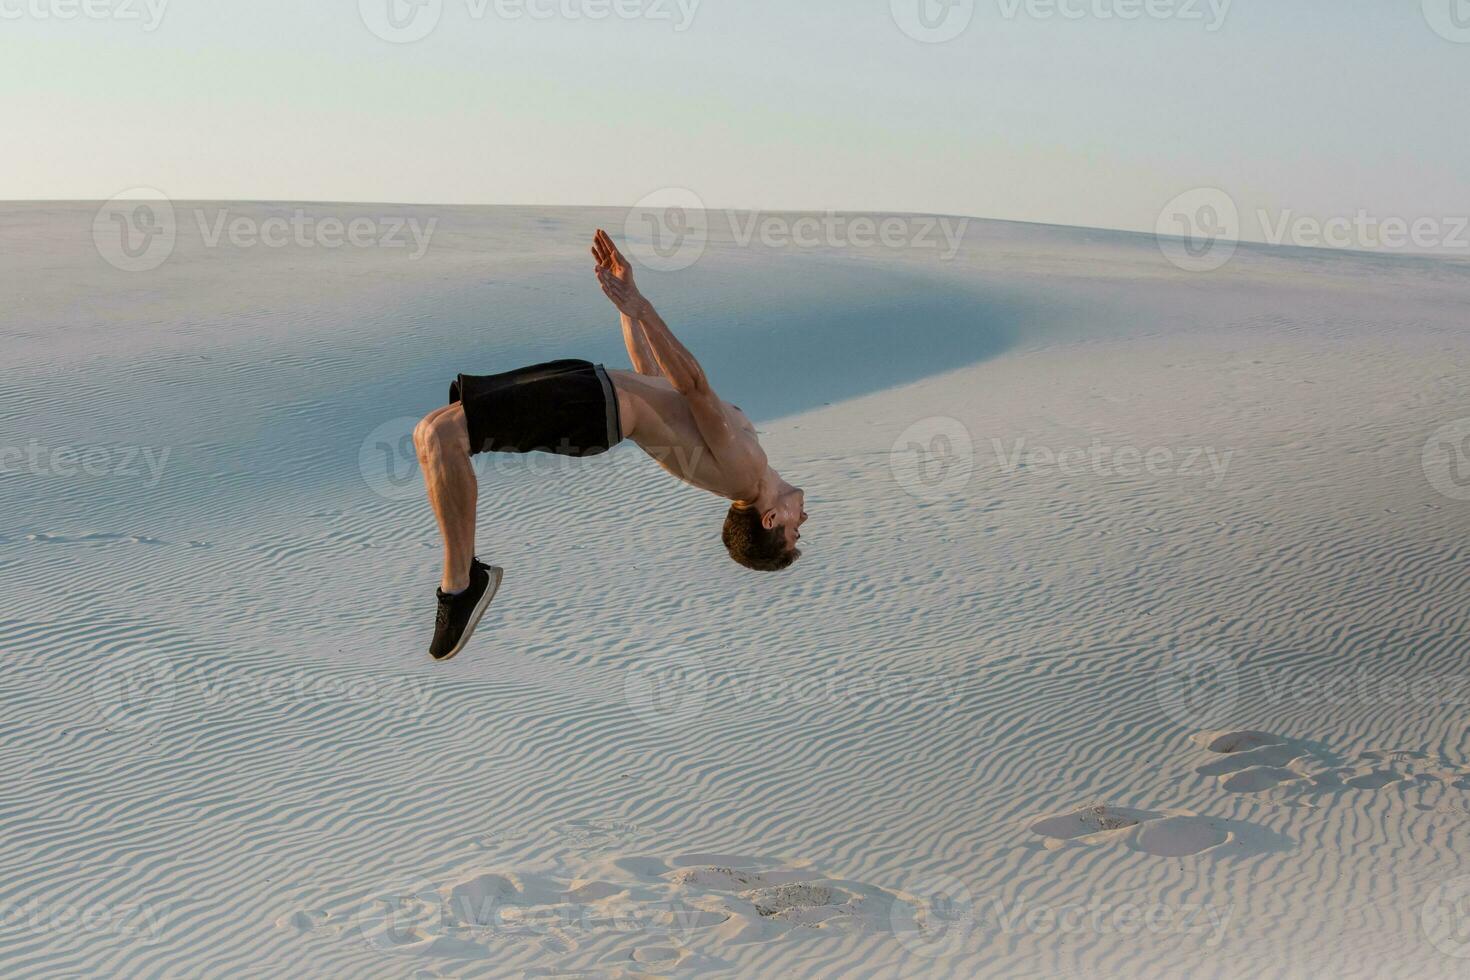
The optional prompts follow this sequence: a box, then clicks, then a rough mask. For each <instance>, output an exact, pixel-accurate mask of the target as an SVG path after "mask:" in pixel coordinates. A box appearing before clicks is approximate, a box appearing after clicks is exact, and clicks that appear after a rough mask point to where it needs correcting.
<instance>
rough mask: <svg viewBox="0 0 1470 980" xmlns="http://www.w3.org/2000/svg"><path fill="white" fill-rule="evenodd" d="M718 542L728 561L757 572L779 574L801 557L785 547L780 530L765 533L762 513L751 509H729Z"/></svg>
mask: <svg viewBox="0 0 1470 980" xmlns="http://www.w3.org/2000/svg"><path fill="white" fill-rule="evenodd" d="M721 540H723V541H724V542H725V548H726V550H727V551H729V552H730V557H731V558H733V559H735V561H736V562H738V563H739V564H741V565H744V566H745V567H746V568H751V569H754V570H755V571H757V572H779V571H781V570H782V569H783V568H790V567H791V564H792V562H794V561H796V559H798V558H800V557H801V552H800V551H798V550H797V549H795V548H788V547H786V532H785V530H784V529H783V528H781V527H780V526H777V527H774V528H772V529H771V530H769V531H768V530H766V528H765V526H764V525H762V524H761V512H760V511H758V510H756V509H755V508H753V507H741V506H740V505H739V504H736V505H735V506H733V507H731V508H730V513H728V514H726V515H725V533H724V535H723V536H722V538H721Z"/></svg>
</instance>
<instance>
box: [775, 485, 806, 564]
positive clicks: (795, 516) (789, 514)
mask: <svg viewBox="0 0 1470 980" xmlns="http://www.w3.org/2000/svg"><path fill="white" fill-rule="evenodd" d="M773 513H774V515H775V520H774V521H773V522H772V523H773V524H774V525H775V526H778V527H780V528H782V529H783V530H784V531H785V533H786V547H788V548H791V549H793V550H794V549H795V548H796V546H797V545H796V543H797V542H798V541H800V540H801V526H802V525H803V524H805V523H806V494H805V493H804V492H802V490H801V488H800V487H787V488H786V490H785V492H784V493H782V494H781V496H779V497H777V498H776V506H775V508H773Z"/></svg>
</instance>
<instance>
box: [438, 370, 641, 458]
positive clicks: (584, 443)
mask: <svg viewBox="0 0 1470 980" xmlns="http://www.w3.org/2000/svg"><path fill="white" fill-rule="evenodd" d="M449 402H450V404H454V403H455V402H459V403H461V404H463V405H464V417H465V422H466V423H467V424H468V425H469V430H470V453H471V454H479V453H534V452H542V453H555V454H556V455H558V456H597V455H599V454H601V453H605V452H607V451H608V450H609V449H611V448H612V447H613V446H616V445H617V444H618V443H620V442H622V441H623V422H622V418H621V417H620V415H619V413H618V395H617V392H616V391H614V390H613V386H612V381H611V380H609V378H608V376H607V371H606V370H605V369H604V368H603V366H602V365H601V364H593V363H591V362H589V361H551V362H550V363H548V364H536V365H532V366H531V367H524V368H520V369H518V370H515V371H507V372H505V373H504V374H492V375H487V376H476V375H469V374H461V375H460V376H459V377H458V378H456V379H455V380H454V383H453V384H451V385H450V386H449Z"/></svg>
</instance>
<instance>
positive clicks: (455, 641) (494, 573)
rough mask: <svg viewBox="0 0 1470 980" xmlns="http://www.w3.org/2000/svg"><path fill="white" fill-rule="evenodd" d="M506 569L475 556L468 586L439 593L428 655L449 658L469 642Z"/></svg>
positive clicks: (442, 658) (436, 658) (471, 564)
mask: <svg viewBox="0 0 1470 980" xmlns="http://www.w3.org/2000/svg"><path fill="white" fill-rule="evenodd" d="M504 575H505V570H504V569H501V568H494V567H492V566H490V565H486V564H485V563H484V562H482V561H480V559H478V558H476V559H475V560H474V561H473V562H471V563H470V587H469V588H468V589H465V590H464V591H463V592H461V593H460V594H459V595H445V594H444V593H443V592H442V591H441V592H440V593H439V615H438V616H437V617H436V618H435V620H434V643H433V645H432V646H430V647H429V656H431V657H433V658H434V659H435V660H452V659H454V656H455V655H456V654H457V653H459V651H461V650H463V649H464V648H465V646H466V645H467V644H468V643H469V642H470V637H471V636H472V635H473V634H474V632H475V627H476V626H479V625H480V617H481V616H483V615H485V610H486V609H488V608H490V600H491V599H494V598H495V593H496V592H497V591H499V589H500V580H501V578H502V577H503V576H504Z"/></svg>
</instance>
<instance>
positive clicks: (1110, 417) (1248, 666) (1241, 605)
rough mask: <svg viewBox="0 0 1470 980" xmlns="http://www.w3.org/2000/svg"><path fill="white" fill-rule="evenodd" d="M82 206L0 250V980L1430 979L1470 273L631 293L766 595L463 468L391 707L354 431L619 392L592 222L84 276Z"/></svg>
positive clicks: (1444, 968) (388, 488) (754, 260)
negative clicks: (805, 516)
mask: <svg viewBox="0 0 1470 980" xmlns="http://www.w3.org/2000/svg"><path fill="white" fill-rule="evenodd" d="M209 207H214V206H209ZM234 207H235V208H236V210H238V211H239V212H240V213H245V214H250V215H253V216H254V217H255V218H256V219H259V218H260V217H262V216H263V215H264V214H265V213H266V211H265V209H264V208H262V207H261V206H253V207H241V206H234ZM93 210H94V209H93V208H91V207H87V206H77V205H57V206H51V207H46V206H39V205H11V206H5V207H3V208H0V218H3V221H0V236H3V239H4V251H5V255H6V260H5V262H6V266H7V274H6V278H5V279H4V281H3V283H0V300H3V309H4V311H5V314H4V318H3V321H0V330H3V333H0V338H3V339H0V349H3V351H4V355H5V356H4V358H3V361H4V364H5V370H4V375H3V380H0V420H3V424H4V430H3V431H4V434H5V435H4V438H3V440H0V443H3V445H4V446H6V447H12V448H14V447H18V448H20V449H22V450H25V449H26V448H27V447H28V446H30V445H35V446H36V447H38V448H37V451H38V452H41V455H40V456H39V457H37V458H40V459H42V460H43V462H41V463H40V464H32V463H26V464H24V465H21V466H20V467H19V470H18V471H16V467H15V466H14V465H12V466H11V468H10V470H9V471H7V472H6V473H5V474H4V475H0V515H3V518H0V545H3V547H0V574H3V580H0V584H3V588H0V603H3V606H0V619H3V621H4V627H5V633H4V635H5V638H6V644H5V650H6V669H5V671H4V672H3V675H0V677H3V680H0V705H3V714H0V718H3V723H4V737H3V739H0V785H3V787H4V790H3V792H4V805H3V807H0V844H3V847H0V867H3V873H0V910H3V911H4V913H5V915H4V918H3V920H0V966H3V967H4V970H5V972H6V973H7V974H8V975H78V974H86V975H99V974H106V975H130V976H133V975H149V976H151V975H164V974H167V975H200V974H208V975H215V976H226V975H239V974H241V973H245V974H248V975H283V976H285V975H290V976H308V975H309V976H319V975H342V976H346V975H353V976H384V977H388V976H393V977H401V976H410V975H413V976H509V975H526V974H530V975H598V976H601V975H608V976H620V975H621V976H635V975H646V974H655V975H663V974H696V973H704V972H708V973H717V974H725V975H747V976H780V975H791V974H801V975H819V976H838V975H842V976H863V975H874V976H919V975H933V976H954V975H975V974H986V975H1000V974H1004V975H1012V974H1015V975H1025V976H1057V975H1066V976H1074V975H1075V976H1099V975H1101V976H1118V977H1133V976H1141V975H1142V976H1156V975H1178V974H1179V973H1181V972H1183V971H1189V972H1191V973H1201V974H1206V975H1219V976H1254V975H1260V974H1261V973H1267V974H1271V975H1307V974H1316V975H1332V974H1338V975H1345V976H1360V975H1361V976H1366V975H1384V974H1397V975H1408V974H1412V973H1427V974H1431V975H1447V974H1451V973H1455V972H1463V970H1464V969H1465V968H1466V964H1467V962H1470V960H1467V959H1461V958H1456V955H1455V954H1457V953H1458V954H1462V955H1463V954H1470V944H1467V943H1466V942H1465V937H1466V936H1470V928H1467V927H1470V921H1467V918H1466V916H1464V915H1463V914H1460V910H1461V909H1463V908H1464V907H1467V906H1460V907H1457V906H1455V904H1454V899H1456V898H1457V897H1463V896H1462V893H1461V892H1459V891H1457V890H1456V889H1457V888H1459V887H1463V885H1456V884H1455V883H1456V882H1457V881H1458V880H1460V879H1462V878H1463V877H1464V876H1465V875H1470V858H1467V856H1466V855H1467V854H1470V834H1467V828H1470V735H1467V732H1466V725H1465V720H1466V702H1467V699H1470V684H1467V683H1466V674H1467V667H1470V663H1467V660H1470V654H1467V650H1466V644H1465V636H1466V633H1467V619H1470V605H1467V588H1466V586H1467V575H1466V571H1465V569H1466V567H1467V566H1466V557H1467V549H1466V541H1467V536H1466V532H1467V530H1470V502H1467V501H1466V500H1459V499H1454V498H1452V497H1449V496H1445V495H1443V494H1441V493H1439V492H1437V491H1436V490H1435V489H1434V488H1433V486H1432V485H1431V482H1430V479H1429V478H1428V477H1427V476H1426V473H1425V469H1424V465H1423V454H1424V449H1425V446H1426V441H1427V440H1429V439H1430V436H1431V434H1432V433H1434V432H1435V430H1436V429H1437V428H1438V427H1440V426H1442V425H1445V424H1447V423H1452V422H1454V421H1456V420H1457V419H1460V418H1462V417H1463V416H1465V415H1467V414H1470V409H1467V398H1466V396H1467V384H1466V381H1465V379H1466V377H1467V368H1470V335H1467V332H1466V326H1467V324H1466V311H1467V310H1470V305H1467V301H1470V268H1467V266H1465V265H1463V264H1461V265H1455V264H1449V263H1445V262H1440V261H1433V260H1424V259H1390V258H1374V257H1366V256H1354V255H1347V254H1332V253H1325V252H1306V251H1290V250H1272V249H1264V248H1261V249H1257V248H1244V249H1242V251H1241V252H1240V253H1239V254H1238V255H1237V256H1236V258H1235V260H1234V261H1233V262H1232V263H1231V264H1230V265H1229V266H1227V267H1226V268H1225V269H1223V270H1221V271H1219V272H1216V273H1213V274H1208V275H1191V274H1186V273H1183V272H1180V271H1177V270H1175V269H1174V268H1173V267H1171V266H1170V265H1168V263H1166V262H1165V261H1164V259H1163V257H1162V256H1161V254H1160V252H1159V251H1158V249H1157V248H1156V247H1155V244H1154V243H1153V242H1152V241H1151V240H1150V239H1148V238H1145V237H1142V236H1133V235H1123V234H1111V233H1104V232H1090V231H1080V230H1075V229H1057V228H1043V227H1029V226H1019V225H1006V224H992V223H983V222H977V223H975V224H974V225H972V226H971V227H970V230H969V236H968V239H967V241H966V244H965V248H964V250H963V251H962V252H961V254H960V255H959V257H958V258H957V259H956V260H955V261H953V262H943V261H940V259H939V256H938V255H937V254H935V253H933V252H923V253H915V252H885V251H882V250H868V251H839V250H828V249H824V250H820V251H812V250H785V251H781V250H776V251H773V250H768V249H763V248H761V247H759V246H753V247H747V248H739V247H736V246H735V245H733V244H731V243H729V242H727V241H716V242H714V243H713V244H712V245H711V248H710V251H709V253H708V254H707V255H706V256H705V257H704V259H703V260H702V261H701V262H700V263H699V264H698V265H697V266H695V267H694V268H692V269H690V270H687V271H685V272H681V273H677V274H665V275H658V274H655V273H652V272H650V273H647V274H646V275H645V276H644V280H645V281H644V286H645V289H646V290H647V291H648V292H649V293H650V294H651V295H652V296H653V297H654V298H655V299H656V300H657V301H659V303H660V307H661V308H662V309H663V310H664V312H665V314H666V316H667V317H668V319H669V320H670V321H671V322H672V323H673V324H674V325H675V328H676V329H677V330H679V331H680V333H681V335H682V336H684V338H685V339H686V340H687V341H688V342H689V344H690V345H691V347H693V348H694V349H695V351H696V352H698V353H700V354H702V355H703V356H704V357H705V360H706V362H707V366H708V368H709V370H710V374H711V376H712V377H713V379H714V380H715V382H716V384H717V385H718V386H719V387H720V388H721V389H722V390H723V391H726V392H728V393H729V395H730V396H731V397H732V398H734V400H735V401H736V402H737V403H739V404H741V405H742V406H743V407H744V408H745V409H746V410H747V411H748V412H749V413H750V414H751V415H752V417H754V418H756V419H757V421H758V422H759V423H760V424H761V426H762V428H763V429H764V430H765V432H766V433H767V441H768V448H769V449H770V451H771V454H772V456H773V458H774V459H776V460H777V461H778V462H780V463H783V464H785V465H784V467H783V469H785V470H786V471H788V475H789V476H790V477H791V478H792V479H793V480H795V481H796V482H799V483H801V484H802V485H804V486H806V487H807V488H808V500H809V507H808V509H809V511H810V513H811V515H812V519H811V522H810V524H808V525H807V527H806V528H805V529H804V545H806V546H807V557H806V558H805V559H804V560H803V561H802V563H801V564H800V565H799V566H798V568H797V569H795V570H793V571H792V572H790V573H788V574H785V575H781V576H774V577H761V576H756V575H753V574H749V573H745V572H743V571H742V570H740V569H738V568H736V567H735V566H734V565H733V564H731V563H730V562H728V561H727V560H726V559H725V558H724V557H723V555H722V553H721V551H720V548H719V543H718V533H719V522H720V520H721V516H722V513H723V508H722V507H721V506H720V505H719V504H718V502H715V501H712V500H709V499H706V498H703V497H701V496H700V495H699V494H697V493H695V492H694V491H691V490H686V489H683V488H681V487H679V486H677V485H674V484H672V483H671V482H670V481H669V480H668V479H667V478H665V477H664V476H663V475H662V474H661V473H659V472H658V471H657V470H656V469H655V467H654V466H653V465H652V464H651V463H650V462H649V461H647V460H646V459H643V458H641V457H640V455H639V454H638V453H637V451H636V450H634V449H632V448H631V447H625V448H623V449H621V450H620V451H619V452H618V453H617V454H615V455H614V456H613V457H611V458H608V459H603V460H597V461H590V462H586V463H578V464H572V465H560V464H551V463H543V464H541V465H540V466H537V465H534V464H530V463H527V462H526V461H516V462H512V463H508V464H501V465H496V466H494V467H493V468H491V467H487V468H485V470H484V476H483V499H482V518H481V528H482V536H483V537H482V545H481V555H482V557H485V558H487V559H491V560H494V561H495V563H496V564H498V565H503V566H505V567H506V569H507V574H506V579H505V585H504V586H503V588H502V590H501V593H500V596H499V597H498V598H497V600H496V603H495V606H494V607H493V608H492V610H491V613H490V615H489V616H488V617H487V619H486V622H485V624H484V625H483V626H482V627H481V633H480V634H479V635H478V636H477V637H476V639H475V641H474V643H473V645H472V646H471V647H470V649H469V650H467V651H466V653H465V654H463V655H462V656H461V657H460V658H459V659H457V660H456V661H454V662H453V663H451V664H447V665H435V664H432V663H430V662H429V661H428V658H427V656H426V654H425V653H424V648H425V647H426V644H427V640H428V635H427V634H428V631H429V630H430V629H431V626H432V617H433V608H432V606H433V601H432V590H433V586H434V583H435V578H436V575H437V572H436V565H437V557H438V555H437V550H436V541H435V536H434V531H433V524H432V519H431V517H430V515H429V514H428V512H427V510H426V509H425V506H424V503H423V500H422V496H421V491H420V489H419V488H418V487H417V485H416V483H415V481H414V479H413V474H412V471H411V470H410V469H408V468H407V467H408V465H409V464H408V462H407V457H405V456H403V455H401V450H402V448H403V445H402V441H401V439H402V436H403V435H405V434H406V432H407V428H406V426H407V425H408V424H410V423H411V419H412V418H413V417H415V416H416V415H418V414H421V413H422V412H423V411H425V410H427V409H429V408H431V407H433V406H434V405H435V404H436V403H438V402H439V401H441V400H442V399H443V397H444V395H445V390H446V388H447V382H448V380H449V378H450V377H451V376H452V375H453V374H454V373H455V372H457V371H460V370H465V371H480V370H484V371H489V370H495V369H498V368H500V367H509V366H515V365H517V364H520V363H524V362H529V361H531V360H537V359H544V358H549V357H554V356H584V357H588V358H592V359H596V360H605V361H607V362H608V363H611V364H618V363H623V355H622V354H621V345H620V340H619V338H618V335H617V320H616V317H615V316H614V315H612V313H611V311H610V310H609V309H607V308H605V300H603V298H602V297H601V296H600V295H598V294H597V292H596V290H595V289H594V288H592V282H591V280H590V277H589V276H588V275H587V272H586V269H585V263H584V257H585V243H584V238H585V237H586V235H587V234H589V233H590V231H591V229H592V228H593V227H594V226H595V225H597V224H606V225H609V226H610V227H613V228H614V229H616V228H619V227H620V226H621V216H620V215H617V214H614V213H611V212H576V211H548V212H534V211H528V210H511V211H499V210H493V209H492V210H476V209H459V210H455V209H440V210H437V211H432V212H430V211H428V210H415V209H388V208H368V207H361V208H358V209H347V208H343V207H340V206H339V207H337V208H335V209H334V208H331V207H328V206H317V208H316V211H317V212H318V213H331V214H338V215H343V216H350V215H351V214H353V213H357V211H361V213H363V214H369V215H382V214H401V215H417V216H420V217H423V216H427V215H430V214H433V215H437V216H439V217H440V218H441V219H442V221H441V225H440V228H439V231H438V232H437V233H436V235H435V238H434V241H433V245H432V247H431V248H430V249H429V251H428V253H427V254H426V255H425V256H424V258H423V259H421V260H420V261H418V262H409V261H406V260H405V257H404V256H403V255H401V254H390V253H387V252H384V251H382V250H371V249H366V250H365V249H343V250H338V251H330V252H329V251H315V252H306V251H304V250H300V249H290V248H288V249H282V250H276V251H266V250H262V249H255V250H253V251H251V250H245V251H241V250H238V249H231V248H216V249H206V248H202V247H200V244H199V242H198V241H197V240H196V239H197V236H195V235H193V234H192V233H188V234H183V235H181V238H180V242H179V245H178V248H177V250H176V253H175V255H174V256H173V257H172V258H171V259H170V260H169V262H168V263H166V264H165V265H164V266H163V267H162V268H161V269H159V270H156V271H154V272H149V273H137V274H131V275H129V274H125V273H122V272H118V271H116V270H114V269H112V268H110V267H108V266H107V265H105V264H104V263H103V262H102V261H100V259H99V258H98V256H97V253H96V252H95V251H94V250H93V247H92V242H91V238H90V227H91V220H92V213H93ZM936 419H939V420H941V421H935V420H936ZM944 419H949V420H953V421H942V420H944ZM915 427H916V428H915ZM906 430H907V432H906ZM1466 434H1470V432H1467V433H1466ZM370 436H371V438H370ZM901 436H902V437H903V438H902V439H900V437H901ZM939 436H943V437H946V438H947V439H948V440H949V441H948V442H947V443H946V442H943V441H940V442H933V441H932V440H933V439H935V438H936V437H939ZM966 439H968V440H969V441H970V442H971V444H972V445H973V454H971V455H968V456H967V455H966V454H965V453H964V451H963V445H962V443H963V441H964V440H966ZM1094 440H1097V442H1098V445H1099V446H1105V447H1106V449H1103V448H1098V449H1094ZM33 441H34V442H33ZM896 441H897V442H898V446H899V452H897V453H894V452H893V451H892V450H893V449H894V446H895V443H896ZM914 442H918V443H921V444H923V445H926V446H931V447H933V448H935V449H938V450H942V449H945V448H946V446H947V447H948V449H949V456H948V458H947V460H935V459H928V460H927V461H926V460H923V459H920V458H918V457H916V456H915V455H913V454H912V453H909V452H907V451H906V450H907V447H908V446H909V445H910V444H911V443H914ZM997 445H998V447H999V448H997ZM65 446H86V447H104V448H105V449H106V450H107V451H108V453H109V455H107V459H108V464H107V467H106V468H105V471H104V472H102V473H101V474H99V475H88V474H86V473H70V472H62V470H65V469H67V468H66V467H65V466H64V465H63V466H60V467H58V466H57V465H54V463H52V462H46V461H45V460H48V459H49V458H50V457H49V456H47V455H46V453H45V452H42V450H45V451H48V452H49V451H50V450H53V449H55V448H57V447H65ZM381 446H386V447H387V448H386V450H384V449H382V448H380V447H381ZM128 449H136V452H135V453H134V454H133V458H132V460H131V464H132V468H134V469H136V470H137V471H138V472H137V474H136V475H131V474H129V473H128V472H125V470H126V469H127V468H126V467H125V466H124V465H123V464H124V460H123V456H122V453H123V451H124V450H128ZM145 450H146V452H145ZM165 450H166V451H167V456H166V457H164V456H163V453H164V451H165ZM1037 450H1046V451H1049V452H1051V453H1053V454H1055V453H1058V452H1061V451H1063V450H1077V451H1080V452H1070V453H1068V454H1067V455H1066V461H1067V466H1066V471H1065V472H1064V471H1063V470H1062V469H1061V467H1059V466H1058V465H1057V464H1055V463H1048V462H1047V458H1046V456H1045V455H1038V454H1037ZM1165 450H1167V451H1168V455H1167V456H1166V455H1165V454H1164V451H1165ZM1151 451H1156V452H1155V454H1154V455H1153V456H1152V457H1150V456H1149V454H1150V452H1151ZM1094 452H1095V453H1096V454H1097V456H1098V458H1099V459H1100V460H1101V463H1099V464H1097V465H1094V464H1093V463H1091V462H1090V461H1089V462H1086V463H1085V464H1084V463H1083V462H1082V460H1083V459H1084V458H1085V457H1084V455H1081V454H1080V453H1094ZM385 453H386V455H385ZM1431 456H1433V454H1432V453H1431ZM95 458H96V459H97V460H100V459H102V456H96V457H95ZM1150 458H1152V459H1153V465H1152V472H1150V468H1149V466H1147V465H1146V464H1145V461H1146V460H1148V459H1150ZM150 459H151V460H153V461H154V462H156V463H159V466H158V468H157V472H156V473H154V474H152V475H150V470H149V469H148V466H147V461H148V460H150ZM390 459H391V460H392V461H393V464H394V467H395V468H393V469H390V468H389V460H390ZM160 460H161V463H160V462H159V461H160ZM1013 462H1014V463H1015V464H1016V465H1012V463H1013ZM1186 462H1188V463H1189V465H1188V466H1187V467H1186V466H1185V463H1186ZM12 463H13V460H12ZM946 464H947V466H948V468H947V469H946V468H943V467H944V466H945V465H946ZM921 465H922V467H923V469H922V472H920V467H921ZM967 471H968V472H967ZM1443 475H1444V474H1437V475H1436V478H1439V477H1440V476H1443ZM926 477H927V479H928V482H925V478H926ZM905 488H907V489H905ZM1464 496H1466V497H1470V493H1467V494H1465V495H1464ZM1447 883H1448V886H1447V887H1446V884H1447ZM1467 891H1470V889H1467ZM1457 915H1458V918H1457Z"/></svg>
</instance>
